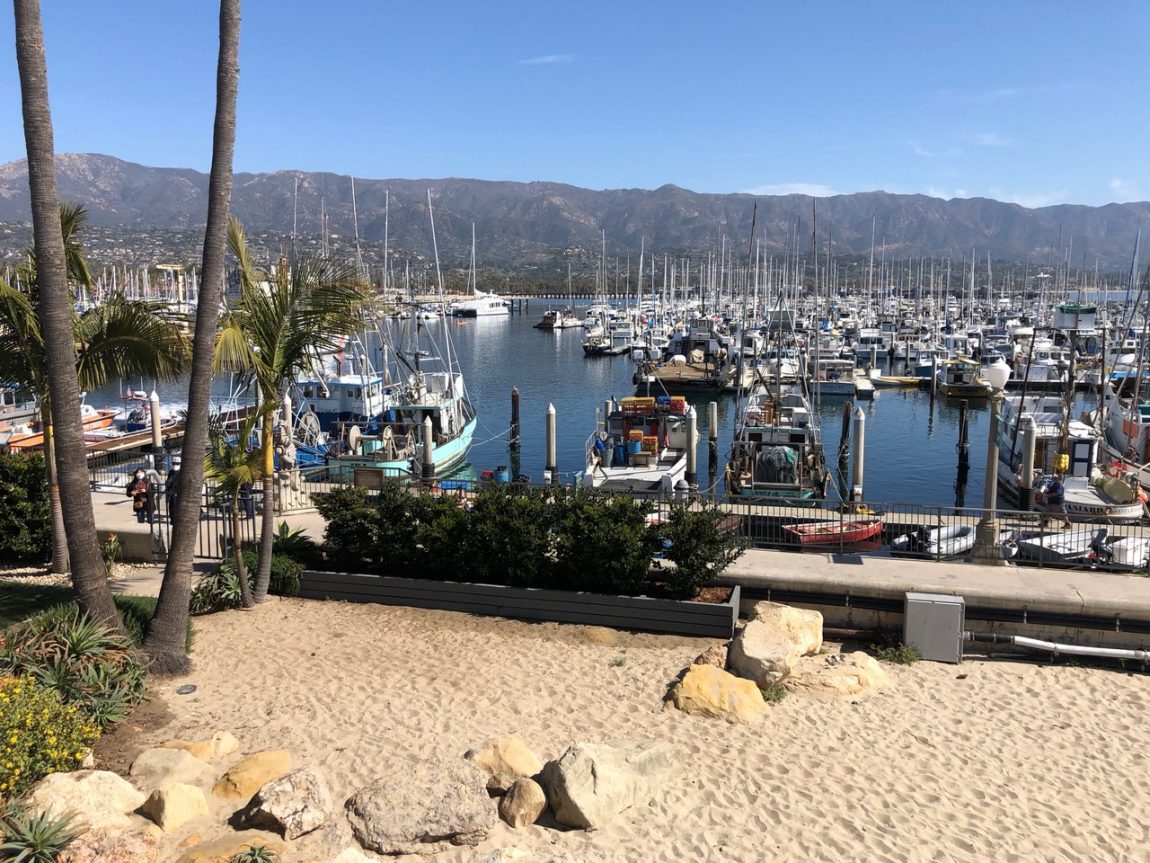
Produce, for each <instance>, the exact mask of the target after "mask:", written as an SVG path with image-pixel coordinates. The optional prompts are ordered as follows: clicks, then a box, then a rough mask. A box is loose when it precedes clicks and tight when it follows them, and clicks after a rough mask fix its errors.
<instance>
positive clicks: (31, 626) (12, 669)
mask: <svg viewBox="0 0 1150 863" xmlns="http://www.w3.org/2000/svg"><path fill="white" fill-rule="evenodd" d="M0 672H6V673H12V674H29V675H32V676H33V677H35V678H36V679H37V680H38V681H39V682H40V683H41V684H43V685H44V686H48V687H51V688H52V689H55V690H56V691H57V692H59V693H60V697H61V698H62V699H63V700H64V701H65V702H68V703H72V704H75V705H77V706H78V707H79V708H80V709H81V710H83V711H84V712H85V713H87V714H88V715H89V716H90V717H91V718H92V719H93V720H94V721H95V722H96V723H97V724H98V725H99V726H100V727H101V728H106V727H107V726H109V725H111V724H114V723H116V722H119V721H121V720H122V719H123V718H124V717H125V716H126V715H127V713H128V711H129V710H131V709H132V708H133V707H135V706H136V705H137V704H139V703H140V702H141V701H143V700H144V698H145V697H146V696H147V680H146V674H145V668H144V663H143V659H142V657H141V655H140V654H139V652H138V651H136V649H135V648H133V647H132V646H131V644H130V643H129V641H128V639H126V638H124V637H122V636H120V635H117V634H116V633H114V632H112V631H111V630H110V629H108V628H107V627H106V626H104V625H103V624H101V623H98V622H97V621H94V620H92V619H91V618H89V617H87V616H85V615H83V614H81V613H80V612H79V611H78V610H77V609H76V608H75V607H74V606H60V607H57V608H53V609H49V610H48V611H46V612H44V613H42V614H39V615H36V616H35V617H33V618H30V619H29V620H27V621H25V622H24V623H22V624H20V625H18V626H16V627H13V628H12V629H10V630H9V631H8V632H7V633H6V638H5V641H4V644H3V645H2V646H0Z"/></svg>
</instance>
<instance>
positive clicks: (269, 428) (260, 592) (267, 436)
mask: <svg viewBox="0 0 1150 863" xmlns="http://www.w3.org/2000/svg"><path fill="white" fill-rule="evenodd" d="M273 423H274V418H273V416H272V414H271V413H268V415H267V416H265V417H264V428H263V451H264V475H263V487H264V511H263V516H262V518H261V521H260V563H259V567H258V568H257V569H256V586H255V590H253V591H252V598H253V599H254V600H255V601H256V602H263V601H264V600H265V599H267V598H268V587H269V586H270V585H271V580H272V542H273V540H274V539H275V529H276V507H275V494H276V475H275V466H276V462H275V438H274V432H275V427H274V424H273Z"/></svg>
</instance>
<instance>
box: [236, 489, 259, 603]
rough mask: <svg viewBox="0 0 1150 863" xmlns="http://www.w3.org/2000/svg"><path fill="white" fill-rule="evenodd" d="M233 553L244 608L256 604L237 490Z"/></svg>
mask: <svg viewBox="0 0 1150 863" xmlns="http://www.w3.org/2000/svg"><path fill="white" fill-rule="evenodd" d="M232 554H233V555H235V558H236V578H237V579H239V583H240V602H241V603H242V604H243V607H244V608H251V607H252V606H254V605H255V604H256V603H255V600H254V599H253V598H252V586H251V584H250V583H249V582H248V574H247V572H246V571H245V570H244V549H243V545H242V543H241V542H240V493H239V491H238V490H237V491H236V492H235V493H234V494H233V495H232Z"/></svg>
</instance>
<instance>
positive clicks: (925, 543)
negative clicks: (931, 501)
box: [890, 524, 975, 558]
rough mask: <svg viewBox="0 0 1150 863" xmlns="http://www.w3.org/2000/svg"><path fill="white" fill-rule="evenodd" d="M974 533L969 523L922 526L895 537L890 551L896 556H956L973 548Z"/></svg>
mask: <svg viewBox="0 0 1150 863" xmlns="http://www.w3.org/2000/svg"><path fill="white" fill-rule="evenodd" d="M974 534H975V530H974V528H973V527H972V526H971V525H969V524H957V525H948V526H947V527H935V528H929V529H928V528H926V527H922V528H919V529H918V530H916V531H913V532H911V533H904V534H903V535H902V536H900V537H897V538H895V539H894V540H893V541H892V542H891V544H890V553H891V554H892V555H895V556H896V557H933V558H946V557H958V556H959V555H963V554H966V553H967V552H969V551H970V550H971V549H972V548H974V538H975V537H974Z"/></svg>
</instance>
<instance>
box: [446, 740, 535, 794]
mask: <svg viewBox="0 0 1150 863" xmlns="http://www.w3.org/2000/svg"><path fill="white" fill-rule="evenodd" d="M463 757H464V758H466V759H467V760H468V761H471V762H472V763H473V764H475V766H476V767H478V768H479V769H481V770H483V771H484V772H485V773H487V774H488V776H489V777H490V778H489V779H488V781H487V790H488V791H490V792H492V793H496V794H502V793H504V792H505V791H507V789H509V788H510V787H511V786H512V785H513V784H514V783H515V780H516V779H519V778H521V777H523V776H534V775H535V774H536V773H538V772H539V771H540V770H542V769H543V762H542V761H540V760H539V759H538V758H537V757H536V756H535V753H534V752H532V751H531V750H530V749H528V748H527V744H526V743H524V742H523V741H522V740H520V739H519V738H518V737H515V736H506V737H493V738H491V739H490V740H488V741H487V742H486V743H484V744H483V745H482V746H478V747H476V748H475V749H469V750H468V751H467V752H466V753H465V754H464V756H463Z"/></svg>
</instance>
